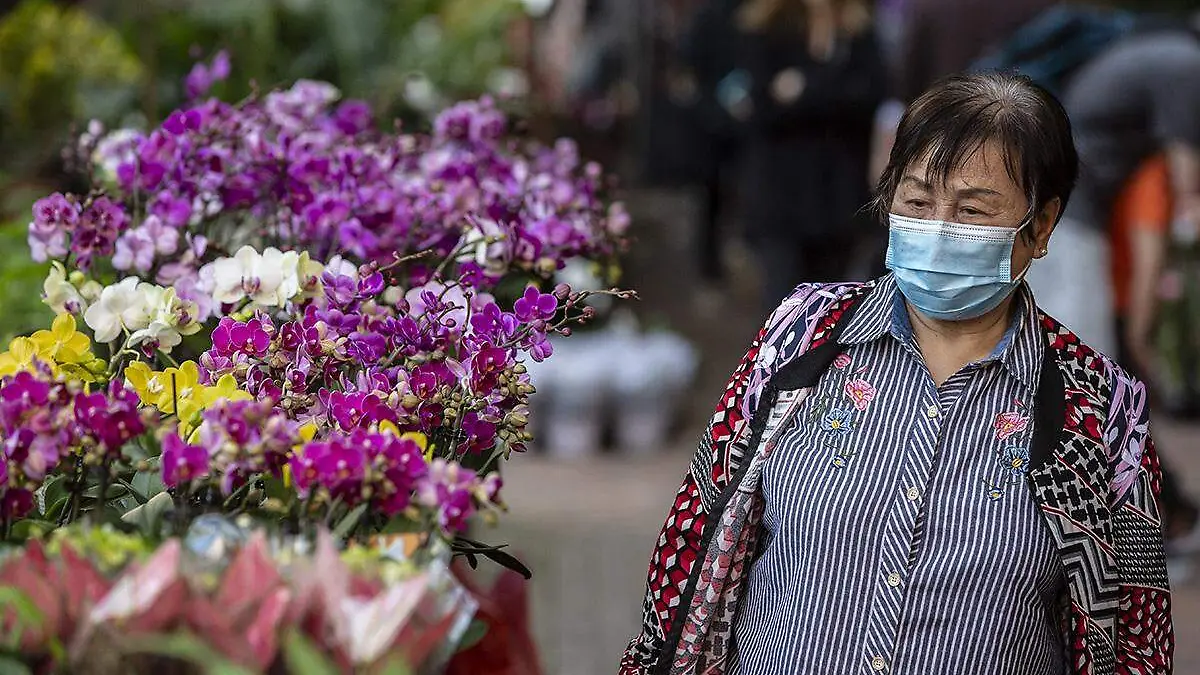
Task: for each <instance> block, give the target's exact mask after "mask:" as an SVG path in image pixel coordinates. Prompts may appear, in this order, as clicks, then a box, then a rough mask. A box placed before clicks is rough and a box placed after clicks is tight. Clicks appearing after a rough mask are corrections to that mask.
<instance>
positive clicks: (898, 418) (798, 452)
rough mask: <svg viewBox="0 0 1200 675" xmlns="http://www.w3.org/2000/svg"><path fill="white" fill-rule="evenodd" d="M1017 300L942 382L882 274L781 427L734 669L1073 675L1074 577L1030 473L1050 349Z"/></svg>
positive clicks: (754, 674)
mask: <svg viewBox="0 0 1200 675" xmlns="http://www.w3.org/2000/svg"><path fill="white" fill-rule="evenodd" d="M1017 298H1018V303H1017V309H1018V311H1017V312H1016V314H1015V318H1014V320H1013V323H1012V325H1011V326H1010V327H1009V329H1008V331H1007V333H1006V334H1005V336H1004V338H1003V339H1002V340H1001V342H1000V344H999V345H998V346H997V347H996V349H995V351H994V352H993V353H992V354H991V356H989V357H988V358H987V359H984V360H982V361H980V362H977V363H972V364H970V365H968V366H966V367H964V368H963V369H962V370H961V371H959V372H958V373H956V374H955V375H953V376H952V377H950V378H949V379H948V380H946V381H945V382H944V383H943V384H942V385H941V386H940V387H939V386H936V385H935V384H934V382H933V379H932V377H931V375H930V373H929V371H928V369H927V368H926V366H925V364H924V362H923V360H922V358H921V355H920V352H919V348H918V347H917V344H916V342H915V340H914V339H913V335H912V329H911V326H910V324H909V320H908V315H907V312H906V311H905V306H904V302H903V299H902V296H901V294H900V293H899V292H898V290H897V289H896V285H895V282H894V280H893V279H892V278H891V277H886V278H885V279H883V280H882V281H881V282H880V284H879V286H878V287H877V288H876V289H875V291H874V292H873V293H872V294H871V295H870V296H868V297H867V298H866V299H865V300H864V301H863V302H862V305H861V306H860V307H859V309H858V310H857V311H856V312H855V313H854V314H853V315H852V316H851V318H850V323H849V324H848V325H847V326H846V329H845V331H844V332H843V333H842V336H841V337H840V338H839V342H840V343H841V344H843V345H845V346H846V349H845V351H844V352H843V353H842V354H841V355H840V356H839V357H838V359H837V360H836V361H835V362H834V364H833V365H832V366H831V367H830V368H829V370H828V371H827V372H826V373H825V374H824V375H823V376H822V377H821V379H820V381H819V383H818V384H817V386H816V387H815V388H814V389H813V391H812V393H811V395H810V396H809V397H808V398H807V400H805V401H804V402H803V404H802V405H800V406H798V408H797V410H796V412H795V413H794V414H793V415H792V416H791V417H790V418H789V419H779V418H778V417H779V416H778V415H776V416H775V418H774V419H772V420H771V421H772V422H773V423H775V424H786V425H788V426H787V427H786V429H785V431H784V433H783V436H782V437H781V441H780V442H779V444H778V447H777V448H776V449H775V451H774V454H773V455H772V457H771V460H770V461H769V462H768V463H767V464H766V466H765V468H764V470H763V486H762V490H763V494H764V497H765V501H766V504H765V511H764V515H763V524H764V528H765V531H764V536H763V544H762V547H761V548H760V552H759V557H758V558H757V560H756V561H755V562H754V563H753V565H752V566H751V569H750V573H749V579H748V584H747V589H746V597H745V601H744V602H743V604H742V607H741V610H740V613H739V615H738V617H737V620H736V625H735V627H734V644H733V650H734V653H735V657H734V659H733V661H734V664H735V665H734V667H733V669H732V673H734V674H737V675H774V674H779V675H796V674H800V673H813V674H824V673H838V674H850V673H862V674H864V675H875V674H877V673H897V674H900V675H929V674H932V673H952V674H954V675H975V674H978V675H985V674H986V675H1018V674H1020V675H1061V673H1063V672H1065V663H1064V657H1063V654H1064V645H1063V638H1062V632H1061V623H1060V621H1059V616H1060V608H1059V598H1060V597H1061V596H1062V592H1063V589H1064V584H1065V579H1064V576H1063V573H1062V568H1061V565H1060V563H1059V560H1058V556H1057V553H1056V548H1055V543H1054V540H1053V538H1052V536H1051V534H1050V532H1049V530H1048V529H1047V528H1046V526H1045V525H1044V523H1043V520H1042V516H1041V514H1040V512H1039V511H1038V509H1037V507H1036V506H1035V504H1034V500H1033V497H1032V496H1031V494H1030V493H1029V490H1028V488H1027V487H1026V484H1025V481H1024V473H1025V469H1026V464H1027V463H1028V459H1029V444H1030V441H1031V439H1032V434H1033V422H1032V417H1033V416H1032V409H1031V406H1032V405H1033V402H1034V393H1035V392H1036V390H1037V380H1038V377H1039V374H1040V372H1041V371H1040V365H1041V361H1042V355H1043V350H1044V348H1045V345H1044V344H1043V343H1042V340H1041V339H1040V338H1039V333H1038V326H1037V317H1036V309H1035V306H1034V303H1033V299H1032V296H1031V295H1030V294H1029V291H1028V289H1027V288H1026V287H1025V286H1024V285H1022V287H1021V289H1020V291H1019V292H1018V296H1017ZM786 403H787V402H786V401H781V402H780V403H779V404H777V405H776V410H779V409H780V407H781V406H785V405H786ZM769 435H770V434H764V437H766V436H769Z"/></svg>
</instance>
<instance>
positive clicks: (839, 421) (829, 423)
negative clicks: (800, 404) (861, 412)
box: [821, 408, 854, 434]
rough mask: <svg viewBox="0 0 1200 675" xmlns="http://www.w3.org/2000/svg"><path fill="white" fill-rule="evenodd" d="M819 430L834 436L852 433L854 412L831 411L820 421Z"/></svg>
mask: <svg viewBox="0 0 1200 675" xmlns="http://www.w3.org/2000/svg"><path fill="white" fill-rule="evenodd" d="M821 429H822V430H823V431H828V432H831V433H836V434H848V433H850V432H851V431H854V411H853V410H849V409H847V408H833V409H831V410H830V411H829V412H827V413H825V418H824V419H822V420H821Z"/></svg>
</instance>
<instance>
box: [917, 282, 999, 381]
mask: <svg viewBox="0 0 1200 675" xmlns="http://www.w3.org/2000/svg"><path fill="white" fill-rule="evenodd" d="M905 304H906V307H907V308H908V320H909V322H910V323H911V324H912V330H913V337H914V338H915V339H916V341H917V345H918V346H919V347H920V348H921V355H922V356H923V357H924V359H925V365H926V366H927V367H928V368H929V373H930V374H931V375H932V376H933V381H934V382H935V383H936V384H937V385H938V386H941V384H942V383H943V382H945V381H946V380H947V379H949V378H950V376H951V375H953V374H955V373H957V372H958V371H960V370H962V368H963V367H964V366H966V365H967V364H969V363H974V362H975V361H980V360H982V359H985V358H987V357H988V356H990V355H991V353H992V352H993V351H995V349H996V345H998V344H1000V340H1002V339H1003V338H1004V334H1005V332H1007V331H1008V327H1009V324H1010V323H1011V321H1012V309H1013V296H1009V297H1008V298H1006V299H1005V300H1004V302H1002V303H1001V304H1000V306H999V307H997V308H996V309H993V310H992V311H990V312H988V313H987V314H984V315H983V316H981V317H979V318H976V319H968V320H966V321H941V320H938V319H931V318H929V317H927V316H925V315H923V314H921V313H920V312H919V311H917V310H916V309H914V308H913V307H912V305H909V304H907V303H905Z"/></svg>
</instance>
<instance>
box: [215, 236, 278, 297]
mask: <svg viewBox="0 0 1200 675" xmlns="http://www.w3.org/2000/svg"><path fill="white" fill-rule="evenodd" d="M211 264H212V270H213V283H214V284H215V287H214V288H213V299H214V300H216V301H217V302H220V303H222V304H233V303H235V302H240V301H241V300H242V299H244V298H250V299H251V300H252V301H253V302H256V303H259V304H263V305H266V304H273V303H274V300H275V296H276V292H277V291H278V290H279V286H280V284H282V283H283V253H281V252H280V251H279V249H275V248H268V249H267V250H266V251H263V253H262V254H259V252H258V251H255V250H254V247H252V246H243V247H242V248H240V249H238V252H237V253H235V254H234V255H233V257H232V258H221V259H219V260H216V261H214V262H213V263H211Z"/></svg>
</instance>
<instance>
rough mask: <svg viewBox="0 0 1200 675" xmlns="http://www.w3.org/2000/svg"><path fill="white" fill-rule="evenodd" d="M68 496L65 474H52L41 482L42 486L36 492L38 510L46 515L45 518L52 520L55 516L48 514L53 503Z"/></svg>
mask: <svg viewBox="0 0 1200 675" xmlns="http://www.w3.org/2000/svg"><path fill="white" fill-rule="evenodd" d="M66 496H68V492H67V476H66V475H65V474H61V473H59V474H54V475H53V476H50V477H48V478H47V479H46V482H45V483H42V487H41V488H40V489H39V490H38V492H37V503H38V510H39V511H41V513H42V515H44V516H45V517H46V520H54V518H55V517H56V516H52V515H50V512H51V510H53V508H54V505H55V504H57V503H58V502H59V501H60V500H61V499H63V498H64V497H66Z"/></svg>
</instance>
